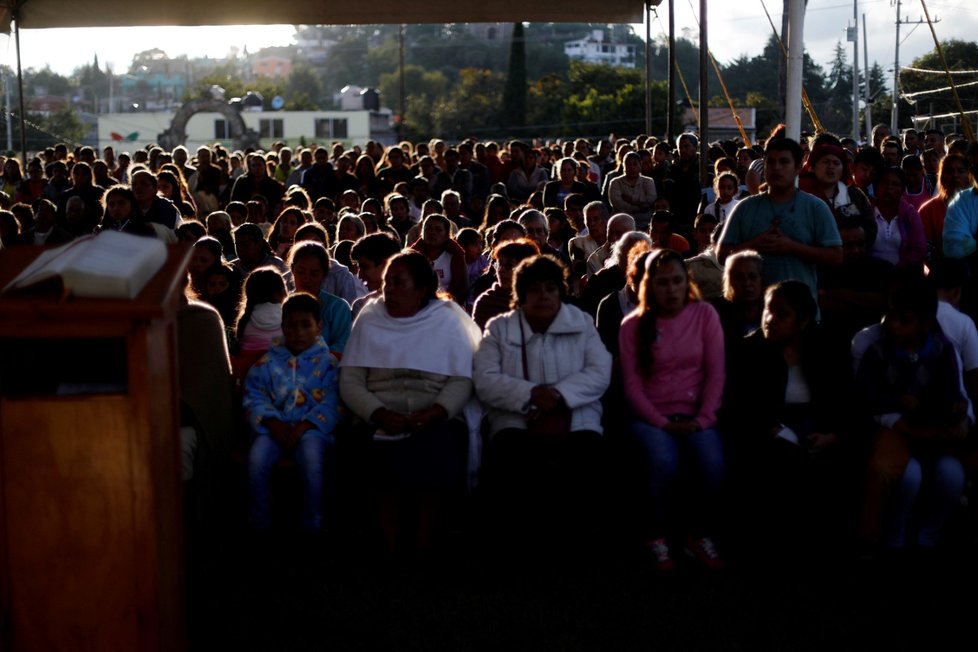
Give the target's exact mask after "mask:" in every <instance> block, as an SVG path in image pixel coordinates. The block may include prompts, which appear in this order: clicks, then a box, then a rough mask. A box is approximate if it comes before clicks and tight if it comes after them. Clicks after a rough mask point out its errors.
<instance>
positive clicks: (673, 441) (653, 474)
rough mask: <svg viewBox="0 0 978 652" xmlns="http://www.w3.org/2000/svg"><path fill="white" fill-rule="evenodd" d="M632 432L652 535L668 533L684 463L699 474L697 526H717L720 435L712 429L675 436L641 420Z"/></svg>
mask: <svg viewBox="0 0 978 652" xmlns="http://www.w3.org/2000/svg"><path fill="white" fill-rule="evenodd" d="M629 432H630V434H631V437H632V439H633V440H634V441H635V443H636V444H637V446H638V449H639V455H640V457H641V461H642V462H643V463H644V466H645V471H646V476H645V478H644V480H645V485H644V489H645V498H647V499H649V500H650V502H651V505H650V509H651V523H650V526H651V531H650V535H651V536H652V537H654V538H658V537H661V536H665V535H666V534H667V533H668V528H669V526H670V525H671V524H670V522H669V517H670V509H669V508H670V506H671V505H670V503H671V502H672V501H671V496H670V494H671V491H672V488H673V485H674V481H675V479H676V475H677V474H678V472H679V465H680V462H683V463H684V464H685V465H687V466H689V467H691V469H692V471H693V473H694V474H695V478H694V480H695V481H694V483H693V487H694V488H695V489H696V493H697V494H699V498H700V501H701V504H700V507H701V509H700V510H699V512H700V513H699V514H698V517H699V518H698V521H699V522H698V523H695V524H694V525H695V526H697V527H699V528H701V529H704V530H709V529H710V528H712V527H714V526H715V524H714V523H713V520H714V518H715V517H714V515H713V514H712V512H713V511H714V510H715V508H716V506H717V505H718V503H719V500H720V491H721V489H722V486H723V475H724V461H723V443H722V442H721V440H720V433H719V432H717V431H716V430H714V429H712V428H708V429H706V430H700V431H699V432H694V433H692V434H690V435H686V436H681V435H679V436H675V435H671V434H669V433H668V432H666V431H665V430H663V429H662V428H656V427H655V426H653V425H650V424H648V423H646V422H645V421H641V420H638V419H635V420H633V421H632V422H631V424H630V427H629Z"/></svg>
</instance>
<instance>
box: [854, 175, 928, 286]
mask: <svg viewBox="0 0 978 652" xmlns="http://www.w3.org/2000/svg"><path fill="white" fill-rule="evenodd" d="M873 187H874V188H875V189H876V197H875V199H874V200H873V207H874V209H875V210H874V214H875V216H876V225H877V227H878V231H877V233H876V239H875V240H873V241H872V243H871V244H870V249H869V255H870V256H872V257H873V258H879V259H880V260H885V261H886V262H888V263H890V264H891V265H893V266H894V267H896V268H898V269H909V270H917V271H920V272H922V271H923V265H924V260H925V259H926V258H927V241H926V240H925V239H924V225H923V223H922V222H921V221H920V215H918V214H917V209H916V208H914V207H913V205H912V204H910V202H908V201H907V200H906V199H905V198H904V191H905V190H906V189H907V179H906V175H904V173H903V170H901V169H900V168H884V169H883V171H882V172H880V175H879V178H877V179H876V183H875V184H874V185H873ZM867 240H869V234H867Z"/></svg>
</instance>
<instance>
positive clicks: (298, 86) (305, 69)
mask: <svg viewBox="0 0 978 652" xmlns="http://www.w3.org/2000/svg"><path fill="white" fill-rule="evenodd" d="M322 101H323V85H322V82H321V81H320V79H319V76H318V75H317V74H316V72H315V71H314V70H313V69H312V68H311V67H310V66H309V65H308V64H305V63H297V64H296V65H294V66H293V67H292V71H291V72H290V73H289V77H288V79H286V80H285V107H286V109H288V110H290V111H303V110H307V111H308V110H315V109H317V108H319V107H320V106H321V105H322Z"/></svg>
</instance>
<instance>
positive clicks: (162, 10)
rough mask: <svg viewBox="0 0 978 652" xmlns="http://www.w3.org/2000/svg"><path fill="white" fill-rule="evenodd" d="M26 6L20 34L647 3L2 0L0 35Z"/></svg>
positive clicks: (631, 9) (540, 14)
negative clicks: (57, 29) (24, 31)
mask: <svg viewBox="0 0 978 652" xmlns="http://www.w3.org/2000/svg"><path fill="white" fill-rule="evenodd" d="M18 5H19V7H20V25H19V27H20V28H22V29H44V28H51V27H130V26H147V25H148V26H152V25H183V26H195V25H358V24H365V25H370V24H379V23H407V24H411V23H492V22H515V21H530V22H559V23H576V22H602V23H640V22H642V14H643V7H644V3H643V2H642V0H600V1H598V2H576V1H573V0H532V1H530V2H527V1H526V0H491V1H488V2H484V1H481V0H462V1H459V0H420V2H411V1H405V0H370V1H369V2H350V0H291V1H290V2H269V1H268V0H208V1H203V2H202V1H201V0H166V1H165V2H161V3H159V4H157V3H155V2H141V1H140V0H94V1H93V2H86V1H85V0H0V29H2V30H3V31H4V32H9V31H10V22H11V20H13V17H14V16H15V9H16V8H17V7H18Z"/></svg>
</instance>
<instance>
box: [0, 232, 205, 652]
mask: <svg viewBox="0 0 978 652" xmlns="http://www.w3.org/2000/svg"><path fill="white" fill-rule="evenodd" d="M38 252H39V250H36V249H33V248H20V249H19V250H17V249H11V250H9V251H8V250H4V251H0V287H2V286H3V284H4V282H5V280H6V279H8V278H12V277H13V275H15V274H16V273H17V272H18V271H19V270H20V269H23V267H24V266H25V265H26V264H28V263H29V262H30V261H31V260H33V258H34V257H35V256H36V255H37V254H38ZM189 254H190V248H189V247H187V246H174V247H171V250H170V256H169V259H168V260H167V262H166V264H165V265H164V267H163V269H161V270H160V272H159V273H158V274H157V275H156V276H155V277H154V278H153V280H151V281H150V282H149V284H148V285H147V286H146V287H145V288H144V289H143V291H142V292H141V293H140V295H139V296H138V297H136V299H134V300H132V301H128V300H121V299H76V298H71V297H69V298H68V299H59V298H54V297H40V296H38V297H33V296H30V295H16V296H0V340H2V344H3V346H2V347H0V365H3V364H4V362H6V363H8V365H7V366H4V367H0V370H2V372H3V373H4V374H6V378H7V379H9V380H11V381H13V384H14V385H15V387H14V388H13V389H14V390H16V389H17V387H16V385H17V384H18V383H16V381H17V379H18V376H17V375H16V371H15V370H14V371H12V370H11V369H10V363H11V362H16V363H17V364H23V365H27V366H28V367H29V366H30V361H31V360H32V359H33V358H32V355H33V354H32V353H31V350H32V349H31V347H35V348H36V347H40V349H41V350H43V349H44V348H45V343H46V342H51V343H55V342H57V343H61V348H60V349H58V350H59V351H60V350H61V349H65V348H67V349H70V350H72V351H76V350H77V349H76V348H75V347H78V346H81V345H80V344H78V343H79V342H82V341H84V343H85V346H86V347H87V344H88V343H96V344H95V346H96V347H97V346H98V344H97V342H99V341H103V342H104V341H107V340H108V341H111V342H114V343H115V344H116V345H117V348H115V349H112V350H115V351H117V352H118V351H119V350H120V349H119V348H118V347H122V349H121V353H118V356H117V357H119V356H121V357H119V360H121V361H122V366H123V367H124V369H123V370H122V372H120V373H121V378H120V379H121V380H122V381H124V382H121V383H120V384H119V388H118V393H90V394H73V395H64V394H58V393H56V392H55V391H54V390H51V391H50V392H49V393H45V391H48V390H47V389H45V390H39V389H35V388H31V387H23V383H20V385H21V387H20V389H22V390H25V391H3V390H4V387H6V385H4V384H0V649H3V650H6V649H8V647H9V649H12V650H16V651H17V652H31V651H33V650H38V651H41V650H43V651H44V652H48V651H51V650H66V651H70V652H78V651H84V650H140V651H141V652H142V651H149V652H154V651H161V650H181V649H183V648H184V647H185V640H184V637H185V631H184V624H185V614H184V610H185V596H184V586H183V573H184V569H183V530H182V527H183V519H182V502H181V500H182V497H181V486H180V444H179V410H178V405H177V401H178V398H177V396H178V392H177V362H176V359H177V355H176V328H175V318H176V313H177V309H178V307H179V290H180V288H181V287H182V284H181V283H180V279H181V276H182V275H183V274H185V269H186V263H187V259H188V258H189ZM12 350H14V351H17V350H20V351H19V352H20V353H21V354H23V355H12V354H11V353H10V352H11V351H12ZM25 351H26V353H24V352H25ZM96 360H97V361H96V362H94V363H88V362H86V363H85V364H84V365H81V368H82V371H84V370H85V369H88V368H90V367H104V366H111V365H107V359H106V358H98V357H96ZM86 365H87V366H86ZM76 367H77V365H76ZM43 368H44V369H49V368H48V367H43ZM99 371H104V369H99ZM71 372H72V373H69V374H68V375H69V376H72V377H71V378H69V379H68V380H70V381H75V382H80V383H81V384H82V385H84V384H85V381H86V379H85V378H75V377H74V376H75V375H77V372H78V369H77V368H75V369H72V370H71ZM25 375H26V374H25ZM83 375H84V374H83ZM97 375H98V374H95V373H93V376H97ZM103 375H104V374H103ZM89 380H90V381H91V382H93V383H94V382H97V380H99V379H96V378H91V379H89ZM8 385H9V383H8ZM39 387H40V385H39ZM7 389H8V390H9V389H10V388H9V387H8V388H7ZM97 391H102V392H105V391H106V390H104V389H102V390H97ZM112 391H115V390H112Z"/></svg>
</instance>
